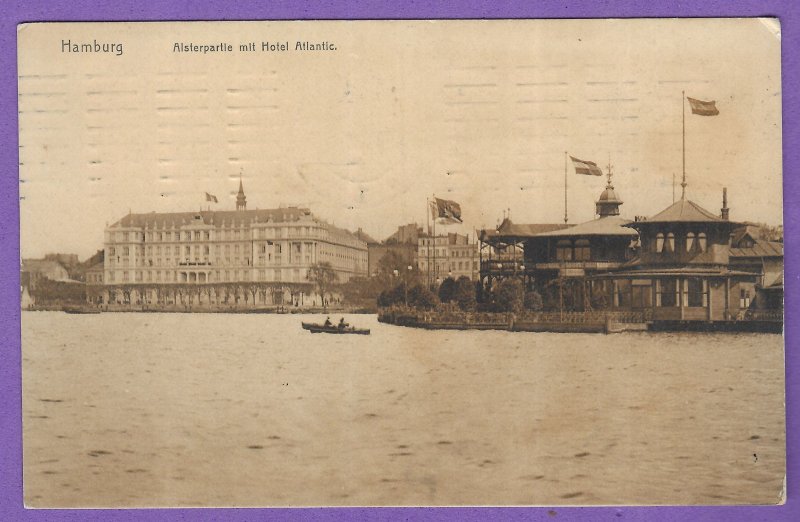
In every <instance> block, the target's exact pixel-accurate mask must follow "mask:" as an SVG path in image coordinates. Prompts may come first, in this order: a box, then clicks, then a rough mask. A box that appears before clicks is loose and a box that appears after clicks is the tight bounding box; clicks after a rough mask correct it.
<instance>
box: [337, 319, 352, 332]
mask: <svg viewBox="0 0 800 522" xmlns="http://www.w3.org/2000/svg"><path fill="white" fill-rule="evenodd" d="M348 326H350V325H349V324H347V323H345V322H344V317H342V318H341V319H339V330H344V329H345V328H347V327H348Z"/></svg>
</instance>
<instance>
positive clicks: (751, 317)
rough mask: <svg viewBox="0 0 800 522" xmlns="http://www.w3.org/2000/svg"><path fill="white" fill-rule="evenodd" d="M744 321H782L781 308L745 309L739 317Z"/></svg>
mask: <svg viewBox="0 0 800 522" xmlns="http://www.w3.org/2000/svg"><path fill="white" fill-rule="evenodd" d="M741 320H744V321H771V322H778V323H782V322H783V310H747V311H745V313H744V314H743V317H741Z"/></svg>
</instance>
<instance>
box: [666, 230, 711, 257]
mask: <svg viewBox="0 0 800 522" xmlns="http://www.w3.org/2000/svg"><path fill="white" fill-rule="evenodd" d="M677 246H679V247H681V246H682V251H683V252H687V253H697V254H699V253H701V252H705V251H706V249H707V248H708V239H707V238H706V234H705V232H700V233H699V234H695V233H694V232H689V233H688V234H686V236H683V237H681V236H678V238H677ZM675 248H676V237H675V234H673V233H672V232H669V233H667V234H666V235H665V234H663V233H661V232H659V233H658V234H656V241H655V251H656V253H658V254H660V253H662V252H667V253H673V252H676V249H675Z"/></svg>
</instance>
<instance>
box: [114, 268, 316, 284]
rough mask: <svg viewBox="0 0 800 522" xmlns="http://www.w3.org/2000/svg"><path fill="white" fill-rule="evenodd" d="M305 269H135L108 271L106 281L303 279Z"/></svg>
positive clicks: (168, 281)
mask: <svg viewBox="0 0 800 522" xmlns="http://www.w3.org/2000/svg"><path fill="white" fill-rule="evenodd" d="M305 280H306V270H301V269H299V268H294V269H284V270H266V269H262V270H258V271H250V270H215V271H211V272H208V273H207V274H206V272H181V271H175V270H137V271H128V270H125V271H122V272H115V271H113V270H112V271H109V272H108V282H109V283H116V282H122V283H126V282H136V283H145V282H146V283H159V282H163V283H187V282H188V283H195V282H200V283H205V282H210V283H213V282H237V281H265V282H268V281H305Z"/></svg>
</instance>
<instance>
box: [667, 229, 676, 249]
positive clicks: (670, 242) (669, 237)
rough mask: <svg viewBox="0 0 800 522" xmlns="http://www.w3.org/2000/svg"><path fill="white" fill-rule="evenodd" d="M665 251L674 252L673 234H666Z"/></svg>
mask: <svg viewBox="0 0 800 522" xmlns="http://www.w3.org/2000/svg"><path fill="white" fill-rule="evenodd" d="M666 250H667V252H675V234H673V233H672V232H670V233H669V234H667V245H666Z"/></svg>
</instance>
